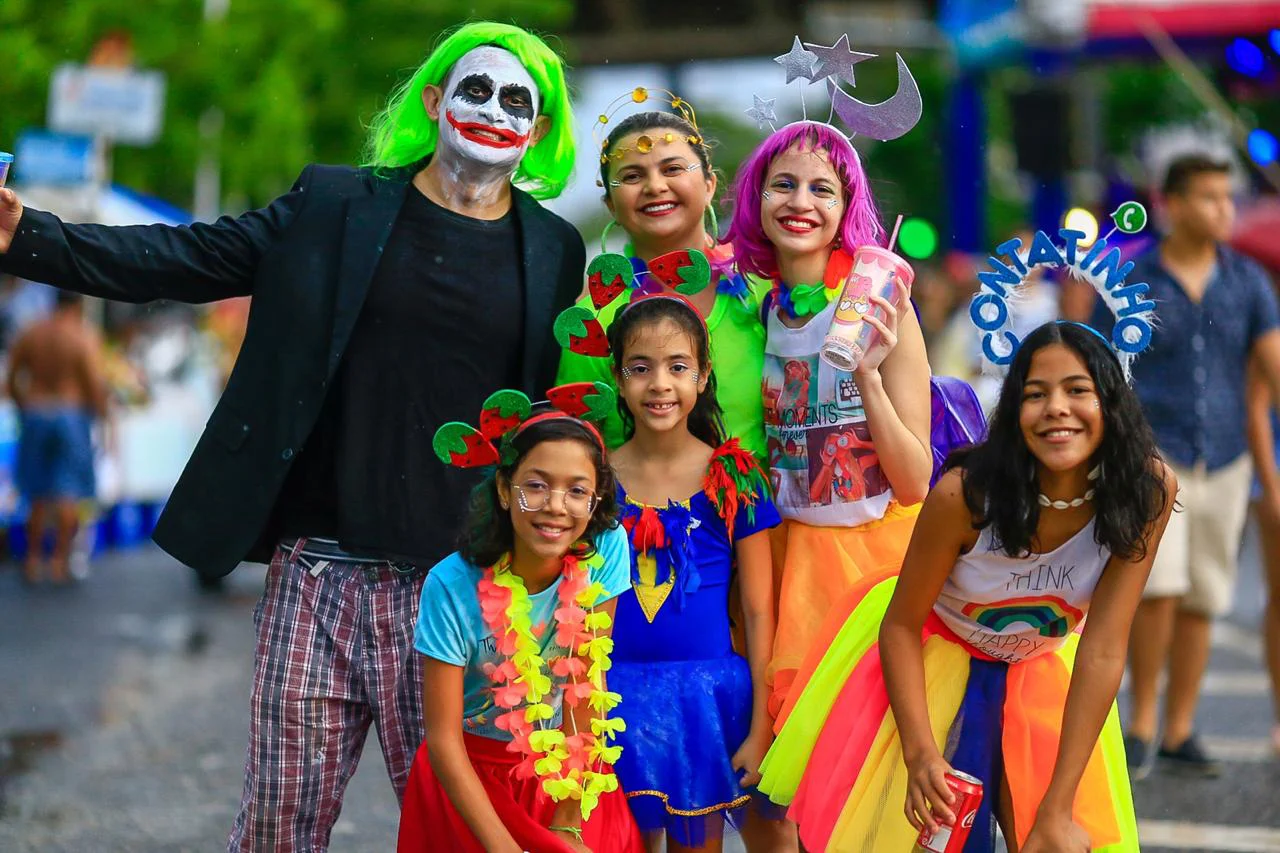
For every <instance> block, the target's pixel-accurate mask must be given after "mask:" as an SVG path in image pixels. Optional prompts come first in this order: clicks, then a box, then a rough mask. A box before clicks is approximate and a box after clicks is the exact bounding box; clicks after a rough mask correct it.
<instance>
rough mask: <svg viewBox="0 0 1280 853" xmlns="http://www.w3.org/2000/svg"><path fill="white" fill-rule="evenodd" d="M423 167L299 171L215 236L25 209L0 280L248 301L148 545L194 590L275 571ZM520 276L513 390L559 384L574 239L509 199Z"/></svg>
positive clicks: (552, 218)
mask: <svg viewBox="0 0 1280 853" xmlns="http://www.w3.org/2000/svg"><path fill="white" fill-rule="evenodd" d="M416 171H417V167H416V166H415V167H412V168H406V169H403V170H400V171H398V172H396V173H394V174H393V175H391V176H389V177H378V176H375V175H374V174H373V173H372V172H371V171H370V170H368V169H354V168H349V167H338V166H317V165H312V166H308V167H307V168H306V169H304V170H303V172H302V174H301V175H300V176H299V178H298V180H297V183H295V184H294V186H293V189H292V190H291V191H290V192H289V193H288V194H287V195H284V196H281V197H280V198H278V199H276V200H275V201H273V202H272V203H271V204H270V205H268V206H267V207H265V208H262V209H260V210H254V211H251V212H249V213H245V214H243V215H242V216H240V217H238V218H235V219H232V218H230V217H222V218H221V219H219V220H218V221H217V222H215V223H213V224H211V225H210V224H201V223H197V224H195V225H192V226H190V227H187V226H183V227H177V228H175V227H169V226H163V225H146V226H128V227H107V226H102V225H69V224H66V223H64V222H61V221H60V220H59V219H58V218H57V217H55V216H53V215H52V214H49V213H44V212H42V211H37V210H26V211H25V212H24V213H23V215H22V221H21V222H20V223H19V227H18V232H17V234H16V235H15V236H14V239H13V243H12V245H11V246H10V249H9V251H8V253H7V254H5V255H0V270H3V271H5V272H9V273H13V274H15V275H18V276H21V277H22V278H26V279H30V280H32V281H41V282H46V283H48V284H53V285H57V286H58V287H62V288H66V289H68V290H75V291H79V292H81V293H87V294H90V295H92V296H100V297H103V298H106V299H116V300H121V301H124V302H149V301H151V300H154V299H170V300H175V301H179V302H211V301H214V300H217V299H225V298H227V297H231V296H249V295H251V296H252V297H253V301H252V306H251V308H250V311H249V324H248V330H247V332H246V334H245V339H244V344H243V346H242V348H241V351H240V356H239V358H238V359H237V361H236V364H235V368H234V369H233V370H232V372H231V377H230V379H229V381H228V382H227V387H226V390H225V391H224V392H223V394H222V398H221V399H220V400H219V401H218V405H217V407H216V408H215V409H214V412H213V415H212V416H211V417H210V418H209V422H208V424H206V426H205V430H204V434H203V435H202V436H201V437H200V441H199V443H198V444H197V445H196V448H195V451H194V452H193V453H192V455H191V458H190V460H188V462H187V466H186V469H185V470H184V471H183V472H182V476H181V477H180V478H179V480H178V483H177V485H176V486H175V487H174V490H173V494H172V495H171V496H170V498H169V501H168V504H167V506H166V507H165V510H164V513H163V515H161V517H160V520H159V522H158V523H157V525H156V530H155V534H154V538H155V541H156V542H157V543H158V544H159V545H160V547H162V548H164V550H166V551H168V552H169V553H170V554H172V555H173V556H174V557H176V558H177V559H179V560H181V561H182V562H184V563H186V564H187V565H189V566H191V567H192V568H194V569H195V570H196V571H197V572H199V573H200V574H201V575H204V576H207V577H218V576H221V575H225V574H227V573H228V572H230V571H231V570H232V569H234V568H235V567H236V565H237V564H238V563H240V562H241V561H242V560H246V559H247V560H256V561H265V560H266V559H268V558H269V557H270V553H271V548H272V546H273V545H274V539H275V536H276V533H277V531H274V530H272V529H270V528H271V524H270V522H271V519H272V510H273V508H274V507H275V503H276V500H277V498H278V497H279V494H280V489H281V487H282V485H283V483H284V479H285V475H286V474H287V473H288V471H289V467H290V465H291V463H292V460H293V459H294V457H295V456H296V454H297V452H298V449H299V448H301V447H302V446H303V445H304V444H305V443H306V441H307V437H308V436H309V435H310V434H311V430H312V428H313V426H314V425H315V421H316V417H317V416H318V414H319V411H320V406H321V404H322V402H323V401H324V396H325V392H326V390H327V389H328V387H329V383H330V381H331V379H332V377H333V375H334V371H335V369H336V368H337V366H338V363H339V361H341V359H342V354H343V352H344V351H345V349H346V346H347V341H348V340H349V338H350V336H351V330H352V327H353V326H354V324H355V321H356V316H357V315H358V314H359V313H360V308H361V306H362V305H363V303H364V298H365V294H366V292H367V291H368V288H369V283H370V281H371V279H372V277H373V273H374V269H375V267H376V266H377V263H378V259H379V257H380V256H381V253H382V250H383V247H384V246H385V244H386V241H387V238H388V236H389V235H390V233H391V227H392V225H393V224H394V222H395V220H396V216H397V215H398V214H399V212H400V206H401V203H402V202H403V200H404V197H405V192H406V190H407V189H408V187H409V186H410V182H411V180H412V178H413V175H414V173H415V172H416ZM513 192H514V194H515V199H514V207H515V214H516V220H517V223H518V226H519V232H520V237H521V244H522V254H523V262H524V271H525V299H524V306H525V318H524V329H525V333H524V341H525V344H524V350H525V351H524V365H523V376H522V379H523V386H524V387H523V390H524V391H525V393H527V394H529V395H530V396H531V397H532V398H533V399H538V396H539V395H541V394H542V393H543V392H545V391H546V389H547V388H548V387H550V386H551V385H552V383H553V381H554V378H555V371H556V364H557V361H558V359H559V353H560V350H559V347H558V346H557V345H556V343H555V339H554V337H553V336H552V323H553V321H554V319H555V317H556V315H557V313H558V312H559V311H561V310H563V309H564V308H566V307H567V306H569V305H570V304H572V302H573V300H574V299H575V298H576V297H577V296H578V294H579V293H580V291H581V289H582V275H583V266H584V264H585V253H584V249H583V244H582V238H581V237H580V236H579V235H578V233H577V231H576V230H574V228H573V226H571V225H569V223H567V222H565V221H564V220H563V219H561V218H560V217H558V216H556V215H555V214H553V213H551V212H550V211H548V210H546V209H544V208H543V207H542V206H541V205H539V204H538V202H537V201H536V200H534V199H533V198H532V197H531V196H529V195H528V194H527V193H524V192H522V191H520V190H518V189H516V190H513Z"/></svg>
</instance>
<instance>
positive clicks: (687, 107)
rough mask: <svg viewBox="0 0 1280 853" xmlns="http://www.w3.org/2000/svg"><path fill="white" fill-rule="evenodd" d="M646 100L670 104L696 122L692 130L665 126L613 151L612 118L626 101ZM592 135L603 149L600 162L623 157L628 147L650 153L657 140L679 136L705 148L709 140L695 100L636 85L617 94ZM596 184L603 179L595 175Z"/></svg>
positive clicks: (683, 116)
mask: <svg viewBox="0 0 1280 853" xmlns="http://www.w3.org/2000/svg"><path fill="white" fill-rule="evenodd" d="M647 101H660V102H662V103H665V104H668V105H670V107H671V109H673V110H675V113H676V114H677V115H679V116H680V117H681V118H683V119H684V120H685V121H687V122H688V123H689V124H691V125H692V126H693V130H694V132H693V133H692V134H679V133H676V132H675V131H673V130H665V131H662V132H660V133H653V134H648V133H643V134H641V135H640V136H639V137H637V138H636V142H635V145H634V146H630V145H625V146H620V147H618V148H614V149H613V150H612V151H608V150H606V149H607V148H608V147H609V133H608V129H607V128H608V125H609V121H610V120H611V119H612V118H613V117H614V115H616V114H617V112H618V110H620V109H622V108H623V107H624V106H626V105H627V104H643V103H645V102H647ZM591 135H592V137H593V138H594V139H595V141H596V148H597V149H598V150H599V151H600V163H601V165H604V164H607V163H608V162H609V160H610V159H613V160H614V161H617V160H621V159H622V158H623V157H624V156H626V153H627V152H628V151H631V150H633V148H634V150H636V151H639V152H640V153H641V154H648V153H649V152H650V151H652V150H653V147H654V146H655V145H657V144H658V143H663V144H667V145H670V144H671V143H673V142H675V141H677V140H680V141H682V142H688V143H689V144H690V145H693V146H697V147H701V148H702V149H703V150H704V151H705V150H706V140H705V139H704V138H703V136H702V131H701V130H700V129H699V128H698V117H697V114H696V113H695V112H694V109H693V104H690V103H689V102H688V101H686V100H685V99H684V98H681V97H680V96H679V95H676V94H675V93H673V92H670V91H668V90H666V89H648V88H646V87H644V86H637V87H635V88H634V89H632V90H631V91H630V92H624V93H623V94H621V95H619V96H618V97H616V98H614V99H613V100H612V101H611V102H610V103H609V106H608V107H606V108H605V111H604V112H602V113H601V114H600V115H599V116H598V117H597V118H596V123H595V125H594V127H593V128H592V130H591ZM596 186H598V187H602V186H604V181H602V180H600V179H599V178H597V179H596Z"/></svg>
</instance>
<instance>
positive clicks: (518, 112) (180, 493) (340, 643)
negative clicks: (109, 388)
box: [0, 23, 584, 851]
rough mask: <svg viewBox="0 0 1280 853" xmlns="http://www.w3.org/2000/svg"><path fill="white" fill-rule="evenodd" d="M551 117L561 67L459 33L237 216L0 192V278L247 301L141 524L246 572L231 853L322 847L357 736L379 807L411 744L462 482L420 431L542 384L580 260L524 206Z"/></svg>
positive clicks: (169, 541) (558, 115)
mask: <svg viewBox="0 0 1280 853" xmlns="http://www.w3.org/2000/svg"><path fill="white" fill-rule="evenodd" d="M570 120H571V116H570V112H569V103H568V97H567V94H566V88H565V83H564V71H563V65H562V63H561V60H560V58H559V57H558V56H557V55H556V54H555V53H554V52H553V51H552V50H551V49H550V48H548V47H547V46H546V44H544V43H543V42H542V41H541V40H539V39H538V38H536V37H535V36H533V35H531V34H529V33H527V32H525V31H523V30H521V29H519V28H517V27H513V26H507V25H502V24H492V23H474V24H468V25H466V26H463V27H461V28H459V29H458V30H456V31H454V32H453V33H452V34H450V35H449V36H448V37H447V38H445V39H444V40H443V41H441V43H440V44H439V45H438V47H437V48H436V49H435V50H434V51H433V52H432V53H431V55H430V56H429V57H428V58H427V59H426V61H425V62H424V63H423V64H422V65H421V67H419V68H418V69H417V71H416V72H415V73H414V75H413V76H412V78H411V79H410V80H409V81H408V82H407V83H405V84H403V85H402V86H400V87H398V88H397V89H396V90H395V91H394V92H393V93H392V95H391V97H390V99H389V101H388V104H387V107H386V109H385V110H384V111H383V112H382V113H381V114H380V115H379V116H378V117H377V118H376V119H375V121H374V123H373V125H372V128H371V131H370V137H369V144H368V152H367V162H366V165H364V166H363V167H360V168H350V167H335V166H320V165H311V166H307V167H306V168H305V169H303V171H302V173H301V175H300V176H299V178H298V180H297V182H296V183H295V184H294V186H293V188H292V190H291V191H290V192H288V193H287V194H285V195H283V196H281V197H280V198H278V199H276V200H275V201H273V202H272V203H271V204H269V205H268V206H266V207H265V208H262V209H260V210H255V211H250V212H248V213H245V214H242V215H241V216H239V217H237V218H231V217H223V218H222V219H219V220H218V221H217V222H215V223H212V224H207V223H197V224H195V225H192V226H190V227H182V228H170V227H165V226H158V225H157V226H135V227H126V228H112V227H105V226H96V225H70V224H66V223H63V222H61V221H59V220H58V219H57V218H56V217H54V216H52V215H51V214H48V213H45V212H41V211H37V210H24V209H23V207H22V205H21V203H20V202H19V201H18V199H17V197H16V196H15V195H14V194H13V193H12V192H11V191H8V190H0V253H2V254H0V271H3V272H7V273H13V274H16V275H20V276H22V277H24V278H28V279H32V280H37V281H43V282H48V283H50V284H54V285H57V286H59V287H62V288H65V289H68V290H74V291H79V292H82V293H87V294H90V295H94V296H99V297H103V298H107V299H117V300H122V301H126V302H135V303H140V302H148V301H151V300H155V299H171V300H177V301H184V302H192V303H198V302H210V301H214V300H218V299H224V298H227V297H231V296H245V295H252V296H253V297H254V298H253V302H252V308H251V311H250V315H249V320H248V328H247V332H246V335H245V340H244V344H243V347H242V349H241V352H240V356H239V359H238V361H237V363H236V365H235V368H234V370H233V371H232V373H231V376H230V379H229V380H228V383H227V388H226V391H225V392H224V394H223V396H222V399H221V400H220V401H219V403H218V405H217V407H216V409H215V411H214V412H213V415H212V417H210V419H209V422H208V425H207V427H206V429H205V432H204V435H203V436H202V437H201V439H200V442H199V444H198V445H197V446H196V449H195V451H194V452H193V454H192V456H191V459H190V461H189V462H188V464H187V467H186V470H185V471H184V472H183V474H182V477H181V478H180V480H179V482H178V484H177V485H176V487H175V488H174V490H173V493H172V495H171V497H170V499H169V501H168V504H167V506H166V509H165V512H164V514H163V516H162V517H161V519H160V521H159V523H158V525H157V527H156V531H155V540H156V541H157V543H159V544H160V546H161V547H162V548H164V549H165V550H166V551H168V552H169V553H170V554H172V555H173V556H175V557H176V558H177V559H179V560H180V561H182V562H183V563H186V564H187V565H189V566H192V567H193V568H194V569H195V570H196V571H197V572H198V573H199V575H200V577H201V578H202V579H204V580H206V581H209V582H214V581H216V579H218V578H220V577H222V576H223V575H225V574H227V573H228V572H230V571H231V570H232V569H234V568H235V567H236V566H237V565H238V564H239V563H240V562H242V561H245V560H249V561H259V562H267V561H269V562H270V568H269V570H268V572H267V579H266V589H265V592H264V594H263V597H262V600H261V602H260V604H259V606H258V611H257V613H256V619H255V624H256V629H257V636H258V641H257V651H256V656H255V659H256V666H255V676H254V683H253V691H252V699H251V722H250V737H249V747H248V751H247V756H246V771H245V784H244V791H243V798H242V802H241V808H240V813H239V815H238V816H237V818H236V821H235V825H234V828H233V830H232V834H231V838H230V840H229V845H228V846H229V849H231V850H273V851H288V850H309V851H310V850H324V849H326V848H327V846H328V843H329V833H330V829H331V828H332V825H333V823H334V821H335V820H336V819H337V816H338V812H339V809H340V807H341V802H342V793H343V790H344V787H345V785H346V783H347V780H348V779H349V778H350V777H351V775H352V773H353V772H354V771H355V766H356V762H357V760H358V758H359V755H360V752H361V749H362V747H363V744H364V740H365V735H366V733H367V731H368V728H369V725H370V724H371V723H373V724H376V725H377V727H378V733H379V740H380V741H381V743H382V749H383V754H384V758H385V761H386V765H387V768H388V771H389V774H390V776H391V781H392V784H393V786H394V789H395V792H396V795H397V798H399V797H401V796H402V795H403V790H404V785H405V781H406V778H407V776H408V773H409V768H410V764H411V762H412V760H413V756H414V752H415V750H416V749H417V747H418V745H419V743H420V742H421V741H422V737H423V729H422V698H421V684H422V680H421V679H422V675H421V663H420V659H419V657H418V655H417V654H415V652H414V650H413V645H412V643H413V629H414V623H415V620H416V617H417V610H418V600H419V592H420V590H421V587H422V582H423V577H424V575H425V573H426V570H427V568H429V567H430V566H432V565H434V564H435V563H436V562H437V561H438V560H440V559H441V558H442V557H444V556H445V555H446V554H447V553H449V552H450V551H452V550H453V543H454V538H455V533H456V530H455V528H456V525H457V523H458V521H459V518H460V516H461V512H462V509H463V505H464V504H465V500H464V496H465V495H466V494H467V492H468V489H469V487H470V486H471V484H472V483H473V482H474V481H475V480H474V474H473V473H469V472H465V471H462V470H461V469H456V468H450V467H446V466H443V465H441V464H440V463H439V461H438V460H437V458H436V456H435V454H434V453H433V451H432V447H431V438H432V435H433V434H434V433H435V431H436V428H437V427H439V426H440V425H441V424H443V423H446V422H448V421H469V420H471V419H473V418H474V416H475V413H476V412H477V411H479V410H480V409H481V407H482V403H483V401H484V399H485V398H486V397H487V396H488V395H489V394H490V393H491V392H492V391H494V390H497V389H499V388H519V389H522V390H524V392H525V393H526V394H528V395H529V396H530V397H531V398H533V399H539V398H540V396H541V394H542V392H543V391H544V390H545V389H546V388H548V387H550V386H551V385H552V384H553V379H554V373H555V366H556V361H557V359H558V356H559V349H558V347H557V345H556V343H555V340H554V338H553V335H552V323H553V320H554V318H555V317H556V315H557V314H558V313H559V312H560V311H561V310H562V309H564V308H566V307H568V306H569V305H570V304H571V303H572V301H573V299H574V298H575V297H576V296H577V294H578V292H579V291H580V289H581V284H582V275H583V266H584V250H583V245H582V241H581V238H580V237H579V236H578V234H577V232H576V231H574V230H573V228H572V227H571V226H570V225H569V224H568V223H566V222H565V221H563V220H562V219H560V218H559V217H557V216H555V215H554V214H552V213H550V212H549V211H547V210H545V209H544V208H543V207H542V206H541V205H540V204H539V203H538V199H545V198H552V197H555V196H556V195H558V194H559V193H560V191H561V190H562V189H563V188H564V186H565V184H566V182H567V180H568V176H569V172H570V169H571V167H572V164H573V161H574V145H573V135H572V128H571V126H570ZM246 627H247V626H246Z"/></svg>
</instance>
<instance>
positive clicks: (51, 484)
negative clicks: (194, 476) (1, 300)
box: [8, 290, 107, 586]
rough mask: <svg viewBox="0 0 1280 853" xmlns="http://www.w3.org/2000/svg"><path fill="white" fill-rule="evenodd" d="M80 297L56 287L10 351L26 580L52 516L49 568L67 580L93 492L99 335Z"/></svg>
mask: <svg viewBox="0 0 1280 853" xmlns="http://www.w3.org/2000/svg"><path fill="white" fill-rule="evenodd" d="M83 303H84V297H83V296H81V295H80V294H78V293H72V292H69V291H65V290H60V291H58V294H57V299H56V302H55V307H54V310H53V313H52V314H50V315H49V316H48V317H46V318H44V319H42V320H37V321H36V322H34V323H33V324H31V325H29V326H27V328H26V329H25V330H24V331H23V332H22V333H21V334H20V335H19V336H18V339H17V341H15V342H14V345H13V349H12V351H11V352H10V355H9V377H8V383H9V395H10V396H11V397H12V398H13V401H14V404H15V405H16V406H17V408H18V412H19V416H20V429H21V432H20V436H19V441H18V464H17V472H16V473H17V482H18V490H19V493H20V494H21V495H22V496H23V498H25V499H26V502H27V507H28V515H27V554H26V561H25V564H24V566H23V575H24V577H25V579H26V581H27V583H29V584H30V583H36V582H37V581H39V580H40V578H41V565H42V563H43V562H44V532H45V529H46V526H47V525H48V523H49V521H50V520H51V519H52V521H53V523H54V530H55V535H54V541H53V552H52V554H51V556H50V562H49V576H50V578H51V580H52V581H53V582H54V583H55V584H57V585H60V586H64V585H67V584H69V583H71V580H72V575H71V572H70V561H71V551H72V543H73V542H74V540H75V538H76V533H77V532H78V530H79V527H80V513H81V510H82V508H83V504H84V502H85V501H90V500H93V498H94V496H95V482H94V470H93V438H92V432H93V422H94V420H95V419H100V420H104V419H105V418H106V415H107V383H106V378H105V375H104V372H103V369H102V360H103V343H102V340H101V338H100V337H99V336H98V334H97V333H96V332H95V331H94V330H93V329H91V328H90V327H89V326H88V325H86V323H85V319H84V305H83Z"/></svg>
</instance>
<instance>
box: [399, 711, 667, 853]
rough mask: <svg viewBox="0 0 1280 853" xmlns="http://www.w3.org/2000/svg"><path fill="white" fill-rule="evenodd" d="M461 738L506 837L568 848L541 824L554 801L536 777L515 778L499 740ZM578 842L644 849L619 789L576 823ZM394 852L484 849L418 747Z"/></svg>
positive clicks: (564, 852)
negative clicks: (579, 832)
mask: <svg viewBox="0 0 1280 853" xmlns="http://www.w3.org/2000/svg"><path fill="white" fill-rule="evenodd" d="M462 740H463V743H464V744H465V745H466V747H467V755H468V756H469V757H470V758H471V766H473V767H474V768H475V770H476V775H477V776H479V777H480V784H481V785H483V786H484V789H485V791H486V792H487V793H488V794H489V802H490V803H492V804H493V808H494V810H495V811H496V812H497V813H498V818H499V820H501V821H502V824H503V826H505V827H506V828H507V831H508V832H510V833H511V837H512V838H514V839H515V841H516V843H517V844H519V845H520V847H521V849H523V850H526V851H528V853H573V848H572V847H570V846H569V845H568V844H566V843H565V840H564V838H565V836H564V834H563V833H554V832H551V831H550V830H548V829H547V825H548V824H550V823H551V821H552V816H553V815H554V814H555V810H556V804H555V802H554V801H553V800H552V799H551V798H550V797H549V796H547V795H546V794H545V793H544V792H543V791H542V788H541V787H540V782H539V780H538V779H517V778H516V777H515V773H514V771H515V767H516V765H517V764H518V763H519V761H520V757H519V756H518V755H517V754H516V753H514V752H508V751H507V748H506V746H507V745H506V742H505V741H499V740H494V739H493V738H487V737H479V736H477V735H471V734H467V733H465V732H464V733H463V735H462ZM582 843H583V844H585V845H586V846H587V847H588V848H590V849H591V851H592V853H644V850H645V847H644V841H643V839H642V838H641V836H640V830H639V829H637V828H636V822H635V820H634V819H633V818H632V817H631V809H630V808H629V807H628V806H627V799H626V796H625V795H624V794H623V793H622V791H621V790H618V791H614V792H613V793H611V794H605V795H604V796H602V797H601V798H600V805H599V806H597V807H596V810H595V811H594V812H592V814H591V819H590V820H588V821H587V822H586V823H585V824H583V827H582ZM397 851H398V853H424V851H431V853H484V847H483V846H481V844H480V842H479V841H477V840H476V837H475V835H473V834H472V833H471V829H470V828H469V827H468V826H467V824H466V821H464V820H463V819H462V815H460V814H458V811H457V809H455V808H454V807H453V803H451V802H450V801H449V796H448V795H447V794H446V793H445V791H444V788H443V787H442V786H441V785H440V781H439V780H438V779H437V778H436V774H435V771H434V770H433V769H432V767H431V761H430V760H429V759H428V758H427V745H426V744H425V743H424V744H422V746H420V747H418V754H417V755H416V756H414V759H413V768H412V769H411V770H410V771H409V782H408V784H407V786H406V788H405V792H404V806H403V808H402V810H401V812H400V840H399V844H398V845H397Z"/></svg>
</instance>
